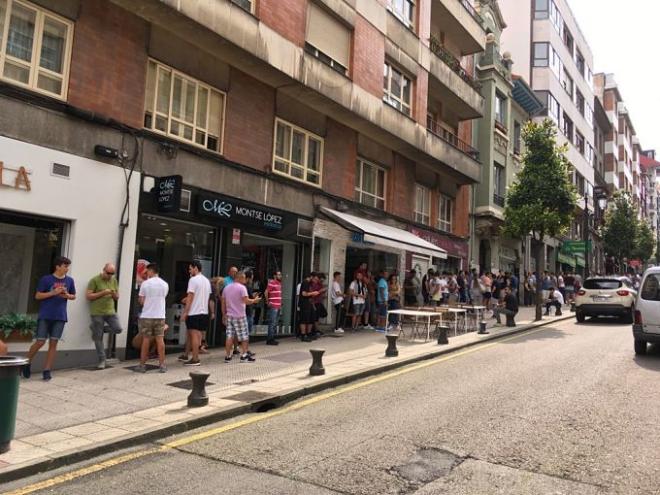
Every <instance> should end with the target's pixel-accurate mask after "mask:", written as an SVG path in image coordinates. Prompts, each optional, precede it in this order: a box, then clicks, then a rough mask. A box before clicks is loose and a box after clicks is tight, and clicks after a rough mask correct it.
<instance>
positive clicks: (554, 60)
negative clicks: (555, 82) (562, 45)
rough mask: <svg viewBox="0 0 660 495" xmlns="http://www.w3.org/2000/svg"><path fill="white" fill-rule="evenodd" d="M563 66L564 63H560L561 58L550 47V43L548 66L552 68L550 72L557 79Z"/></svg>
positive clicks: (559, 77)
mask: <svg viewBox="0 0 660 495" xmlns="http://www.w3.org/2000/svg"><path fill="white" fill-rule="evenodd" d="M563 66H564V65H563V64H562V63H561V58H559V54H558V53H557V51H556V50H555V49H554V48H553V47H552V45H550V68H551V69H552V72H553V73H554V75H555V76H556V77H557V79H561V74H562V68H563Z"/></svg>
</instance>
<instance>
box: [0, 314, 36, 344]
mask: <svg viewBox="0 0 660 495" xmlns="http://www.w3.org/2000/svg"><path fill="white" fill-rule="evenodd" d="M36 329H37V320H36V319H35V318H33V317H32V316H30V315H26V314H19V313H8V314H5V315H0V339H1V340H4V341H5V342H29V341H30V340H32V335H33V334H34V331H35V330H36Z"/></svg>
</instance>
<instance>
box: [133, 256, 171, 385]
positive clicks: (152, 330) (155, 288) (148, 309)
mask: <svg viewBox="0 0 660 495" xmlns="http://www.w3.org/2000/svg"><path fill="white" fill-rule="evenodd" d="M147 277H148V278H147V280H145V281H144V282H142V284H141V285H140V292H139V294H138V301H139V303H140V305H141V306H142V313H140V318H139V320H138V327H139V329H140V333H141V334H142V347H141V348H140V366H138V368H137V371H139V372H141V373H145V372H146V371H147V367H146V362H147V356H148V355H149V346H150V345H151V339H152V338H153V339H155V340H156V349H157V351H158V363H159V364H160V369H159V371H160V372H161V373H165V372H166V371H167V367H166V366H165V341H164V340H163V336H164V335H165V298H166V297H167V293H168V292H169V286H168V285H167V282H165V281H164V280H163V279H162V278H160V277H159V276H158V265H156V264H155V263H151V264H149V265H147Z"/></svg>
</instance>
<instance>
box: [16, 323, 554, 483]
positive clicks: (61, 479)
mask: <svg viewBox="0 0 660 495" xmlns="http://www.w3.org/2000/svg"><path fill="white" fill-rule="evenodd" d="M542 330H545V327H539V328H536V329H533V330H530V331H524V332H522V333H519V334H516V335H512V336H511V337H505V338H502V339H498V340H496V341H493V342H491V343H487V344H481V345H476V346H474V347H470V348H468V349H465V350H463V351H459V352H456V353H452V354H447V355H446V356H442V357H438V358H434V359H429V360H428V361H422V362H419V363H416V364H411V365H409V366H406V367H404V368H401V369H398V370H395V371H389V372H387V373H383V374H382V375H378V376H375V377H373V378H368V379H366V380H362V381H359V382H355V383H352V384H350V385H344V386H341V387H339V388H336V389H334V390H332V391H330V392H325V393H323V394H318V395H315V396H313V397H310V398H309V399H304V400H301V401H299V402H295V403H293V404H290V405H288V406H285V407H283V408H281V409H275V410H273V411H271V412H268V413H263V414H259V415H254V416H250V417H248V418H245V419H242V420H240V421H235V422H233V423H230V424H227V425H224V426H219V427H218V428H213V429H211V430H207V431H203V432H200V433H195V434H194V435H189V436H187V437H183V438H180V439H178V440H174V441H172V442H168V443H165V444H163V445H162V446H161V447H155V448H150V449H145V450H140V451H138V452H133V453H130V454H125V455H121V456H117V457H113V458H111V459H108V460H106V461H102V462H99V463H97V464H93V465H91V466H87V467H84V468H81V469H77V470H75V471H71V472H70V473H66V474H61V475H58V476H54V477H53V478H50V479H47V480H44V481H40V482H38V483H34V484H32V485H28V486H26V487H23V488H19V489H17V490H13V491H11V492H7V493H6V494H5V495H28V494H30V493H34V492H36V491H38V490H44V489H46V488H52V487H54V486H56V485H61V484H62V483H66V482H68V481H73V480H75V479H78V478H82V477H83V476H87V475H89V474H93V473H97V472H99V471H103V470H105V469H108V468H111V467H114V466H118V465H119V464H124V463H126V462H130V461H133V460H135V459H139V458H141V457H145V456H148V455H152V454H157V453H159V452H166V451H169V450H172V449H177V448H179V447H183V446H185V445H189V444H191V443H194V442H199V441H200V440H205V439H207V438H211V437H214V436H217V435H221V434H222V433H226V432H228V431H231V430H236V429H238V428H242V427H244V426H248V425H251V424H254V423H258V422H260V421H265V420H267V419H270V418H274V417H276V416H281V415H283V414H287V413H290V412H292V411H297V410H298V409H302V408H304V407H308V406H311V405H313V404H316V403H318V402H321V401H324V400H327V399H330V398H332V397H335V396H337V395H341V394H345V393H347V392H352V391H353V390H358V389H360V388H363V387H367V386H369V385H373V384H375V383H380V382H383V381H386V380H391V379H392V378H396V377H398V376H402V375H405V374H408V373H412V372H413V371H418V370H420V369H424V368H428V367H429V366H434V365H436V364H440V363H444V362H446V361H450V360H452V359H456V358H458V357H462V356H465V355H467V354H472V353H475V352H478V351H483V350H485V349H489V348H491V347H495V346H496V345H500V344H503V343H504V342H510V341H512V340H515V339H518V338H520V337H524V336H527V335H530V334H533V333H537V332H540V331H542Z"/></svg>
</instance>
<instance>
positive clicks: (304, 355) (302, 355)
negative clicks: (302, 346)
mask: <svg viewBox="0 0 660 495" xmlns="http://www.w3.org/2000/svg"><path fill="white" fill-rule="evenodd" d="M311 358H312V357H311V355H310V354H309V352H301V351H291V352H283V353H282V354H275V355H274V356H268V357H265V358H263V359H267V360H268V361H277V362H279V363H296V362H298V361H306V360H308V359H311Z"/></svg>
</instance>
